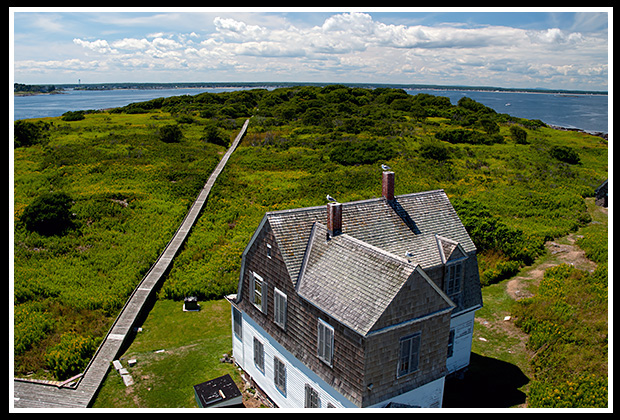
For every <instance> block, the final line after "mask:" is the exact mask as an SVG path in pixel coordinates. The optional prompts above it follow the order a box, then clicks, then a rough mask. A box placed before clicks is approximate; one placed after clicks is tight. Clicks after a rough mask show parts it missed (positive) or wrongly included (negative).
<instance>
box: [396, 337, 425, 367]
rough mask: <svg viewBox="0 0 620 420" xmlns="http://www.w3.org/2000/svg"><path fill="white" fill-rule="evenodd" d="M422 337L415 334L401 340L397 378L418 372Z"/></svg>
mask: <svg viewBox="0 0 620 420" xmlns="http://www.w3.org/2000/svg"><path fill="white" fill-rule="evenodd" d="M420 335H421V334H420V333H415V334H411V335H407V336H405V337H402V338H401V339H400V343H399V344H400V353H399V356H398V371H397V377H400V376H403V375H408V374H410V373H413V372H415V371H417V370H418V362H419V359H420Z"/></svg>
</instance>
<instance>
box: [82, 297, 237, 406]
mask: <svg viewBox="0 0 620 420" xmlns="http://www.w3.org/2000/svg"><path fill="white" fill-rule="evenodd" d="M200 307H201V308H200V309H201V310H200V311H198V312H184V311H183V302H177V301H173V300H158V301H157V302H156V303H155V305H154V307H153V309H152V310H151V312H150V313H149V315H148V317H147V319H146V321H145V322H144V324H143V325H142V331H141V332H138V333H137V335H136V338H135V340H134V342H133V343H132V344H131V345H130V347H129V349H128V350H127V351H126V352H125V354H123V355H122V357H121V358H120V360H121V363H122V364H123V367H125V368H127V369H128V371H129V373H130V374H131V376H132V377H133V380H134V384H133V385H131V386H129V387H126V386H125V385H124V384H123V381H122V380H121V377H120V375H119V374H118V373H117V372H116V371H115V370H114V369H113V368H111V369H110V372H109V373H108V376H107V378H106V380H105V381H104V383H103V385H102V387H101V389H100V391H99V394H98V395H97V397H96V400H95V402H94V404H93V407H95V408H104V407H113V408H147V407H148V408H160V407H168V408H196V407H197V404H196V400H195V399H194V390H193V386H194V385H197V384H199V383H202V382H205V381H207V380H210V379H214V378H216V377H219V376H222V375H225V374H227V373H228V374H230V375H231V377H232V378H233V379H234V380H235V381H236V382H237V383H238V386H239V387H241V378H240V376H239V373H238V371H237V369H236V368H235V366H234V365H232V364H228V363H220V361H219V359H220V358H221V357H222V354H223V353H228V354H231V353H232V350H231V346H232V335H231V323H230V304H229V303H228V302H227V301H226V300H224V299H222V300H214V301H208V302H200ZM160 350H163V352H159V351H160ZM130 359H136V360H137V364H136V365H135V366H133V367H128V363H127V361H128V360H130ZM241 389H242V388H241Z"/></svg>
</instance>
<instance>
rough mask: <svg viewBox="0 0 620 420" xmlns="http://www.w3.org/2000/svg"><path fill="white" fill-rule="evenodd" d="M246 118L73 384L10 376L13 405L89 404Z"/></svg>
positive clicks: (70, 405) (167, 265)
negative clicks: (181, 220)
mask: <svg viewBox="0 0 620 420" xmlns="http://www.w3.org/2000/svg"><path fill="white" fill-rule="evenodd" d="M249 122H250V120H249V119H248V120H246V121H245V123H244V124H243V127H242V128H241V131H240V132H239V134H238V135H237V137H236V138H235V140H234V141H233V143H232V145H231V146H230V147H229V149H228V151H227V152H226V154H225V155H224V157H223V158H222V159H221V160H220V162H219V164H218V165H217V167H216V168H215V170H214V171H213V173H212V174H211V176H210V177H209V180H208V181H207V183H206V184H205V186H204V187H203V189H202V191H201V192H200V194H199V195H198V198H196V201H194V204H193V205H192V207H191V208H190V210H189V212H188V213H187V215H186V216H185V219H183V222H182V223H181V225H180V227H179V228H178V229H177V231H176V233H175V234H174V236H173V238H172V240H171V241H170V242H169V243H168V245H167V246H166V248H165V250H164V252H163V253H162V254H161V255H160V256H159V258H158V259H157V261H156V262H155V264H154V265H153V266H152V267H151V269H150V270H149V272H148V273H147V274H146V275H145V276H144V277H143V278H142V281H141V282H140V284H139V285H138V287H136V289H135V290H134V291H133V293H132V294H131V296H130V297H129V299H128V300H127V302H126V303H125V306H123V308H122V309H121V312H120V314H119V315H118V317H117V318H116V320H115V321H114V324H113V325H112V327H111V328H110V330H109V331H108V334H107V336H106V337H105V339H104V340H103V342H102V343H101V345H100V346H99V348H98V349H97V352H96V353H95V355H94V356H93V358H92V359H91V361H90V363H89V365H88V366H87V367H86V370H85V371H84V373H83V375H82V377H81V378H80V379H79V382H78V383H77V385H72V386H59V385H60V384H50V383H41V382H35V381H28V380H24V379H18V378H15V379H14V380H13V405H14V408H59V409H66V408H86V407H88V406H89V405H90V404H91V402H92V399H93V397H94V395H95V394H96V392H97V390H98V389H99V386H100V385H101V383H102V382H103V380H104V379H105V376H106V374H107V372H108V370H109V369H110V364H111V362H112V361H113V360H115V359H116V358H117V357H118V356H119V354H120V353H121V350H122V349H123V346H124V345H127V344H128V343H129V341H130V339H131V334H132V331H133V327H134V326H135V325H134V324H135V321H136V320H137V319H138V317H139V316H140V315H142V314H143V313H142V312H143V309H144V308H148V305H147V302H148V301H149V299H150V298H152V297H153V296H154V293H153V292H154V291H156V290H157V288H158V287H159V286H160V282H161V280H162V279H163V278H164V277H165V274H166V272H167V271H168V269H169V267H170V263H171V261H172V259H173V258H174V257H175V256H176V255H177V253H178V251H179V250H180V248H181V246H182V245H183V242H184V241H185V239H186V237H187V235H188V234H189V231H190V229H191V228H192V226H193V225H194V223H195V222H196V220H197V219H198V215H199V214H200V211H201V210H202V207H203V206H204V203H205V202H206V200H207V197H208V195H209V192H210V191H211V187H213V185H214V184H215V180H216V179H217V177H218V175H219V174H220V173H221V172H222V170H223V169H224V166H225V165H226V163H227V162H228V159H229V158H230V156H231V155H232V153H233V152H234V150H235V149H236V148H237V146H238V144H239V142H240V141H241V138H242V137H243V135H244V134H245V131H246V129H247V127H248V124H249Z"/></svg>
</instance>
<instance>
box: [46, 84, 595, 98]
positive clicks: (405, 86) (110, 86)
mask: <svg viewBox="0 0 620 420" xmlns="http://www.w3.org/2000/svg"><path fill="white" fill-rule="evenodd" d="M329 85H332V83H308V82H181V83H135V82H118V83H88V84H83V83H82V84H61V85H58V86H60V87H62V88H65V89H79V90H112V89H182V88H211V89H215V88H267V89H275V88H281V87H284V88H285V87H294V86H315V87H324V86H329ZM342 85H344V86H347V87H351V88H366V89H374V88H391V89H405V90H408V89H424V90H428V89H431V90H459V91H461V90H475V91H498V92H538V93H553V94H564V95H569V94H581V95H607V92H604V91H581V90H563V89H526V88H502V87H495V86H448V85H422V84H403V83H342Z"/></svg>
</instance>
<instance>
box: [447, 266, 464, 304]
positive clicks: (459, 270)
mask: <svg viewBox="0 0 620 420" xmlns="http://www.w3.org/2000/svg"><path fill="white" fill-rule="evenodd" d="M446 271H447V273H446V294H447V295H448V296H451V295H454V294H456V293H458V292H460V291H461V280H462V279H463V264H461V263H455V264H450V265H448V266H447V267H446Z"/></svg>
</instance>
